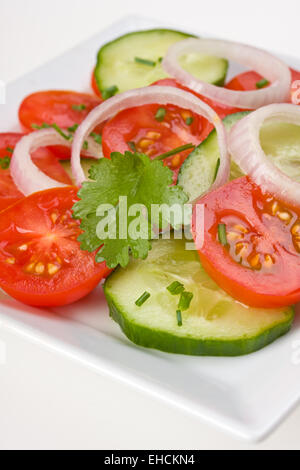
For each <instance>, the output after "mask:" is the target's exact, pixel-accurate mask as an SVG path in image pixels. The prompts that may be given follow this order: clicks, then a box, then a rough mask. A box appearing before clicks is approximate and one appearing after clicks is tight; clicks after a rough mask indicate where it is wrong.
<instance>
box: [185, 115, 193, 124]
mask: <svg viewBox="0 0 300 470" xmlns="http://www.w3.org/2000/svg"><path fill="white" fill-rule="evenodd" d="M193 122H194V118H193V117H192V116H190V117H187V118H186V120H185V123H186V125H187V126H190V125H191V124H193Z"/></svg>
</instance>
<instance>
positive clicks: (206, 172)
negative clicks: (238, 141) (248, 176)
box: [177, 111, 249, 201]
mask: <svg viewBox="0 0 300 470" xmlns="http://www.w3.org/2000/svg"><path fill="white" fill-rule="evenodd" d="M248 113H249V112H248V111H242V112H240V113H234V114H229V115H228V116H226V117H225V118H224V119H223V123H224V126H225V128H226V129H227V130H228V131H229V130H230V129H231V128H232V126H233V125H234V124H235V123H236V122H237V121H239V120H240V119H242V118H243V117H245V116H246V115H247V114H248ZM219 158H220V153H219V144H218V139H217V131H216V130H215V129H214V130H213V131H212V132H211V133H210V134H209V136H208V137H207V138H206V139H205V140H204V141H203V142H202V143H201V144H200V145H198V147H196V148H195V150H193V152H192V153H191V154H190V155H189V156H188V157H187V159H186V160H185V161H184V163H183V165H182V166H181V168H180V171H179V174H178V179H177V184H178V185H179V186H182V187H183V189H184V191H185V193H186V194H187V195H188V196H189V198H190V200H191V201H192V200H194V199H196V198H197V197H199V196H201V194H204V193H205V192H206V191H207V190H208V189H209V188H210V187H211V185H212V184H213V181H214V178H215V175H216V168H217V163H218V159H219ZM240 176H243V173H242V171H241V169H240V167H239V166H238V165H237V164H236V163H235V162H234V161H233V160H231V168H230V179H231V180H233V179H235V178H239V177H240Z"/></svg>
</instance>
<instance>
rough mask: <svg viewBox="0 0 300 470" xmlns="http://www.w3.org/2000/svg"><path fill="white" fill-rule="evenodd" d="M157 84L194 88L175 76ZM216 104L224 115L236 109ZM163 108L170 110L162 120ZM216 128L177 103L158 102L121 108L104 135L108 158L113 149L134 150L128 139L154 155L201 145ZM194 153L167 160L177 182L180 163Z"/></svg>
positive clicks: (151, 155) (103, 140)
mask: <svg viewBox="0 0 300 470" xmlns="http://www.w3.org/2000/svg"><path fill="white" fill-rule="evenodd" d="M154 85H160V86H172V87H176V88H181V89H185V90H187V91H190V90H188V89H186V88H184V87H182V86H181V85H179V84H178V83H177V82H176V81H175V80H173V79H164V80H159V81H158V82H156V83H154ZM194 94H195V93H194ZM196 96H199V95H196ZM206 102H208V100H206ZM209 104H211V102H210V103H209ZM214 107H215V110H216V111H217V112H218V113H219V114H220V117H221V118H223V117H225V116H226V115H227V114H229V113H231V112H235V109H233V108H227V107H226V106H222V105H221V106H219V105H215V106H214ZM160 108H163V109H165V111H166V112H165V116H164V118H163V119H162V120H161V121H159V120H157V119H156V118H155V116H156V113H157V111H158V110H159V109H160ZM212 128H213V126H212V125H211V124H210V123H209V122H208V121H207V120H206V119H205V118H203V117H202V116H199V115H196V114H195V113H192V112H191V111H189V110H185V109H179V108H178V107H177V106H173V105H167V106H160V105H156V104H153V105H144V106H138V107H134V108H131V109H126V110H125V111H121V112H120V113H119V114H117V115H116V116H115V117H114V118H113V119H111V120H110V121H109V122H108V123H107V124H106V125H105V126H104V129H103V135H102V145H103V153H104V156H105V157H106V158H110V154H111V153H112V152H121V153H124V152H125V151H126V150H131V151H132V149H131V147H130V146H129V145H128V142H134V144H135V147H136V149H137V151H139V152H143V153H146V154H147V155H149V157H150V158H154V157H156V156H157V155H160V154H162V153H165V152H167V151H169V150H172V149H174V148H176V147H179V146H181V145H184V144H188V143H192V144H194V145H195V146H196V145H199V143H201V142H202V140H204V139H205V138H206V137H207V135H208V134H209V133H210V131H211V130H212ZM190 152H191V151H190V150H187V151H184V152H181V153H180V154H177V155H175V156H172V157H170V158H167V159H166V160H165V161H164V163H165V165H167V166H168V167H169V168H170V169H171V170H173V173H174V180H175V181H176V179H177V174H178V172H179V169H180V166H181V165H182V163H183V162H184V160H185V159H186V157H187V156H188V155H189V153H190Z"/></svg>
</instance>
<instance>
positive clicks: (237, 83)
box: [226, 69, 300, 91]
mask: <svg viewBox="0 0 300 470" xmlns="http://www.w3.org/2000/svg"><path fill="white" fill-rule="evenodd" d="M291 72H292V83H293V82H294V81H295V80H300V72H298V71H297V70H294V69H291ZM262 78H263V77H262V76H261V75H259V74H258V73H256V72H253V71H249V72H244V73H241V74H239V75H237V76H236V77H234V78H233V79H232V80H231V81H230V82H229V83H227V85H226V88H229V89H230V90H237V91H250V90H257V87H256V84H257V83H258V82H259V81H260V80H262ZM293 91H294V90H293Z"/></svg>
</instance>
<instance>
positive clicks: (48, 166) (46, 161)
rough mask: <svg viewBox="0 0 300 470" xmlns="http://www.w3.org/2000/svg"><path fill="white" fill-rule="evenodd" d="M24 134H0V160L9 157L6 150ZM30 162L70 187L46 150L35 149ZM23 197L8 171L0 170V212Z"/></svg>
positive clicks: (69, 181) (50, 152)
mask: <svg viewBox="0 0 300 470" xmlns="http://www.w3.org/2000/svg"><path fill="white" fill-rule="evenodd" d="M23 136H24V134H19V133H15V132H7V133H3V134H1V133H0V158H3V157H6V156H8V157H11V156H12V153H11V152H8V151H7V148H11V149H14V148H15V146H16V144H17V143H18V142H19V140H20V139H21V138H22V137H23ZM32 160H33V162H34V163H35V164H36V165H37V167H38V168H39V169H40V170H41V171H43V172H44V173H45V174H46V175H48V176H50V177H51V178H53V179H55V180H57V181H60V182H61V183H64V184H68V185H72V181H71V179H70V177H69V176H68V174H67V173H66V171H65V170H64V168H63V167H62V166H61V164H60V163H59V161H58V159H57V157H56V155H55V154H54V153H53V152H52V151H51V150H49V149H48V148H44V147H43V148H40V149H37V150H36V151H35V152H33V154H32ZM23 197H24V195H23V194H22V193H21V192H20V191H19V190H18V189H17V187H16V185H15V183H14V182H13V179H12V177H11V174H10V170H9V168H8V169H1V168H0V211H2V210H3V209H6V208H7V207H8V206H10V205H11V204H14V203H15V202H17V201H18V200H19V199H22V198H23Z"/></svg>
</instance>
